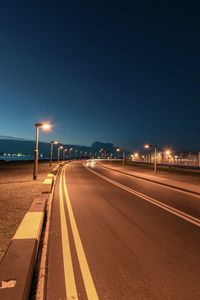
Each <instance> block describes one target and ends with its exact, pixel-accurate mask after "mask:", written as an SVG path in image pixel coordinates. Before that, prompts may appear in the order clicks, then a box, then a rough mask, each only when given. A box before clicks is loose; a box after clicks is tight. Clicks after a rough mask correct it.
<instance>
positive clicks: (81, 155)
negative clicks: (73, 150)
mask: <svg viewBox="0 0 200 300" xmlns="http://www.w3.org/2000/svg"><path fill="white" fill-rule="evenodd" d="M82 158H83V150H81V151H80V159H82Z"/></svg>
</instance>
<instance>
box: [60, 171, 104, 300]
mask: <svg viewBox="0 0 200 300" xmlns="http://www.w3.org/2000/svg"><path fill="white" fill-rule="evenodd" d="M65 169H66V167H64V171H65ZM63 179H64V181H63V186H64V195H65V201H66V204H67V209H68V213H69V219H70V223H71V227H72V233H73V237H74V242H75V246H76V251H77V256H78V260H79V264H80V269H81V273H82V276H83V282H84V285H85V290H86V294H87V297H88V300H98V299H99V298H98V296H97V292H96V289H95V286H94V282H93V279H92V275H91V273H90V269H89V266H88V263H87V259H86V256H85V252H84V249H83V245H82V243H81V239H80V236H79V232H78V228H77V225H76V221H75V217H74V213H73V210H72V206H71V202H70V199H69V194H68V191H67V187H66V178H65V172H64V175H63Z"/></svg>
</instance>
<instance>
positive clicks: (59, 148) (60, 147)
mask: <svg viewBox="0 0 200 300" xmlns="http://www.w3.org/2000/svg"><path fill="white" fill-rule="evenodd" d="M61 149H63V146H59V147H58V162H59V161H60V150H61Z"/></svg>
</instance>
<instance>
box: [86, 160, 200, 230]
mask: <svg viewBox="0 0 200 300" xmlns="http://www.w3.org/2000/svg"><path fill="white" fill-rule="evenodd" d="M85 168H86V169H87V170H88V171H90V172H92V173H94V174H95V175H97V176H99V177H101V178H102V179H104V180H106V181H108V182H110V183H112V184H114V185H116V186H117V187H119V188H121V189H123V190H125V191H127V192H129V193H131V194H133V195H136V196H138V197H140V198H142V199H144V200H146V201H148V202H150V203H152V204H154V205H156V206H158V207H160V208H162V209H164V210H166V211H168V212H170V213H171V214H173V215H175V216H177V217H179V218H181V219H183V220H185V221H187V222H189V223H191V224H194V225H196V226H198V227H200V219H197V218H195V217H193V216H191V215H189V214H187V213H184V212H182V211H181V210H179V209H176V208H174V207H171V206H169V205H167V204H165V203H162V202H160V201H158V200H156V199H154V198H151V197H149V196H147V195H145V194H142V193H140V192H138V191H136V190H133V189H130V188H128V187H127V186H125V185H123V184H121V183H118V182H116V181H114V180H112V179H109V178H108V177H106V176H103V175H101V174H99V173H97V172H95V171H93V170H91V169H90V168H88V167H86V166H85Z"/></svg>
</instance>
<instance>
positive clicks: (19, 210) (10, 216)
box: [0, 161, 56, 260]
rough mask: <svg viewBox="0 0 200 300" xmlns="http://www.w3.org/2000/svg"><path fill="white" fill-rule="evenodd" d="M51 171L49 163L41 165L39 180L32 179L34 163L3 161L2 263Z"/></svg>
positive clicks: (0, 189) (0, 164) (0, 182)
mask: <svg viewBox="0 0 200 300" xmlns="http://www.w3.org/2000/svg"><path fill="white" fill-rule="evenodd" d="M55 165H56V163H53V166H55ZM53 166H52V167H53ZM50 171H51V168H50V167H49V163H48V162H40V163H39V169H38V179H37V180H32V173H33V162H2V161H0V220H1V221H0V260H1V259H2V257H3V255H4V253H5V251H6V249H7V247H8V245H9V243H10V241H11V239H12V237H13V235H14V234H15V232H16V229H17V227H18V226H19V224H20V222H21V220H22V219H23V217H24V215H25V214H26V212H27V211H28V209H29V207H30V206H31V203H32V201H33V200H34V199H35V198H37V197H38V196H40V194H41V191H42V182H43V180H44V178H45V177H46V175H47V174H48V172H50Z"/></svg>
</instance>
